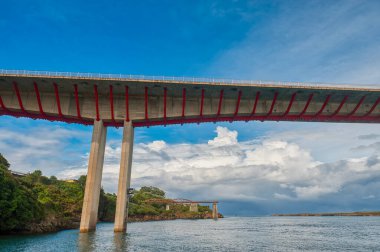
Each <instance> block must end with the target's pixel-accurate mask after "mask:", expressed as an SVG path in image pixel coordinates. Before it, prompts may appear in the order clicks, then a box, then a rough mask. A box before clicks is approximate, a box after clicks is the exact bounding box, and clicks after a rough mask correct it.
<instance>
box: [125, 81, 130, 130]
mask: <svg viewBox="0 0 380 252" xmlns="http://www.w3.org/2000/svg"><path fill="white" fill-rule="evenodd" d="M125 120H126V121H127V122H129V92H128V86H125Z"/></svg>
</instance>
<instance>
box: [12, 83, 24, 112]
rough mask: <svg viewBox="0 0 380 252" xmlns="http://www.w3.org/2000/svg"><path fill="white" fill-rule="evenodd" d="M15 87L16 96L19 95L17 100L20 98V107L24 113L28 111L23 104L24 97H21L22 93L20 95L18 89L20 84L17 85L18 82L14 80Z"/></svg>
mask: <svg viewBox="0 0 380 252" xmlns="http://www.w3.org/2000/svg"><path fill="white" fill-rule="evenodd" d="M13 88H14V90H15V92H16V96H17V100H18V105H19V106H20V109H21V110H22V112H24V113H27V112H26V110H25V108H24V105H23V104H22V99H21V95H20V90H19V89H18V85H17V82H15V81H14V82H13Z"/></svg>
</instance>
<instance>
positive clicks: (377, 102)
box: [364, 97, 380, 116]
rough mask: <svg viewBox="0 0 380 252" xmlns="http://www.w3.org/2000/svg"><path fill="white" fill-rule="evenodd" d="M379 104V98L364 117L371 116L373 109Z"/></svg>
mask: <svg viewBox="0 0 380 252" xmlns="http://www.w3.org/2000/svg"><path fill="white" fill-rule="evenodd" d="M379 103H380V97H379V98H377V100H376V102H375V103H374V104H373V106H372V107H371V109H370V110H369V111H368V112H367V113H366V114H365V115H364V116H369V115H370V114H372V112H373V111H374V110H375V108H376V107H377V105H378V104H379Z"/></svg>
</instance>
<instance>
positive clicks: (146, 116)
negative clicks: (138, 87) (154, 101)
mask: <svg viewBox="0 0 380 252" xmlns="http://www.w3.org/2000/svg"><path fill="white" fill-rule="evenodd" d="M145 120H148V87H145Z"/></svg>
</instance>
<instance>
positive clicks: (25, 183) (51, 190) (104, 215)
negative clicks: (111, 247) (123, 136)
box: [0, 154, 211, 233]
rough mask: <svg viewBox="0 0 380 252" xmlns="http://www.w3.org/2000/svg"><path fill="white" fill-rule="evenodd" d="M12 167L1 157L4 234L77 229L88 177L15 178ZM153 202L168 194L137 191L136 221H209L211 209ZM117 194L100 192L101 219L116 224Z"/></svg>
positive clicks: (133, 206)
mask: <svg viewBox="0 0 380 252" xmlns="http://www.w3.org/2000/svg"><path fill="white" fill-rule="evenodd" d="M9 168H10V164H9V163H8V161H7V160H6V159H5V158H4V157H3V156H2V155H1V154H0V233H16V232H26V233H36V232H51V231H56V230H60V229H67V228H77V227H78V226H79V222H80V216H81V210H82V203H83V196H84V188H85V184H86V176H81V177H79V179H78V180H70V181H63V180H58V179H57V178H56V177H54V176H51V177H46V176H43V174H42V172H41V171H39V170H36V171H34V172H32V173H29V174H27V175H26V176H15V175H12V173H11V171H10V170H9ZM149 199H165V192H164V191H162V190H161V189H159V188H156V187H146V186H144V187H142V188H141V189H140V190H136V191H135V193H134V195H133V197H132V198H131V199H130V203H129V209H128V212H129V216H130V219H131V220H133V221H143V220H160V219H176V218H207V216H208V215H210V213H211V210H210V208H209V207H208V206H199V208H198V209H199V212H197V213H196V212H189V207H188V206H183V205H173V206H171V207H170V210H169V211H167V210H165V204H163V203H161V204H156V203H155V204H151V203H146V202H145V201H146V200H149ZM115 208H116V195H115V194H110V193H105V192H104V190H103V189H101V191H100V199H99V211H98V218H99V220H100V221H113V220H114V216H115Z"/></svg>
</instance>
